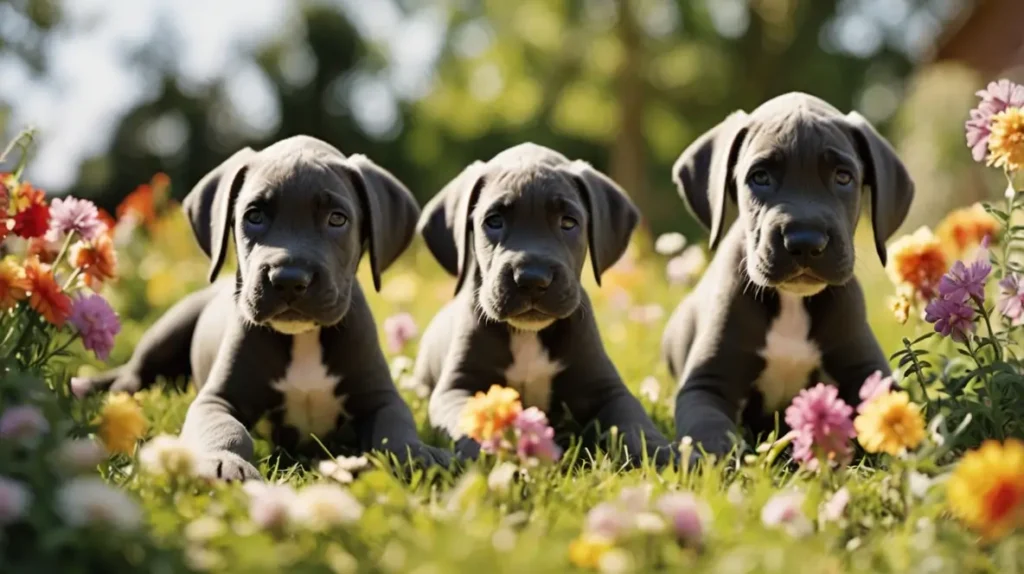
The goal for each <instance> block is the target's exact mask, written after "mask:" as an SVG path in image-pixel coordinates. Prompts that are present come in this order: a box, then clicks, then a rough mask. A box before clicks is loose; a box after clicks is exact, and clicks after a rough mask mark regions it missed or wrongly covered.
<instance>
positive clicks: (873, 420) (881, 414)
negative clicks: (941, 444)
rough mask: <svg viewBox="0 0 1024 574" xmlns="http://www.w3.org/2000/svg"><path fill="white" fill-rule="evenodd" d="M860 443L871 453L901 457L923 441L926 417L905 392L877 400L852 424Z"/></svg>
mask: <svg viewBox="0 0 1024 574" xmlns="http://www.w3.org/2000/svg"><path fill="white" fill-rule="evenodd" d="M853 426H854V428H856V429H857V440H858V441H859V442H860V444H861V446H863V447H864V450H866V451H868V452H884V453H887V454H890V455H892V456H898V455H900V454H902V453H903V452H906V451H907V450H908V449H913V448H917V445H919V444H921V441H922V440H924V436H925V428H924V417H922V416H921V411H920V408H919V407H918V406H917V405H915V404H914V403H912V402H910V395H908V394H907V393H905V392H903V391H898V392H893V393H887V394H884V395H881V396H877V397H875V398H874V399H872V400H871V401H869V402H868V403H866V404H865V405H864V410H863V411H862V412H861V413H860V415H858V416H857V418H856V419H855V420H854V421H853Z"/></svg>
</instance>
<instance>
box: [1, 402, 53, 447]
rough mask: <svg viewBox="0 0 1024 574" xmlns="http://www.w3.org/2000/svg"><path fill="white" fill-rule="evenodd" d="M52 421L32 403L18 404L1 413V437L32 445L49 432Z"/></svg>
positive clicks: (5, 439)
mask: <svg viewBox="0 0 1024 574" xmlns="http://www.w3.org/2000/svg"><path fill="white" fill-rule="evenodd" d="M49 430H50V423H49V422H48V421H47V420H46V417H44V416H43V413H42V412H41V411H40V410H39V409H37V408H36V407H34V406H32V405H18V406H14V407H10V408H8V409H6V410H4V412H3V414H2V415H0V439H2V440H4V441H16V442H20V443H22V444H24V445H27V446H32V445H34V444H35V443H36V442H38V441H39V438H40V437H42V436H43V435H44V434H46V433H47V432H49Z"/></svg>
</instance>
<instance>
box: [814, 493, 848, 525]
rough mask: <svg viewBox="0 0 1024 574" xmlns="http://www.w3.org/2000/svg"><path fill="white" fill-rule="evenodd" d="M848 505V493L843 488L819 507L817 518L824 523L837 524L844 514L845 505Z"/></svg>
mask: <svg viewBox="0 0 1024 574" xmlns="http://www.w3.org/2000/svg"><path fill="white" fill-rule="evenodd" d="M849 503H850V491H849V490H847V489H846V487H845V486H844V487H843V488H840V489H839V490H837V491H836V492H835V494H833V495H832V498H829V499H828V502H826V503H825V504H823V505H822V506H821V512H820V513H819V516H820V517H821V520H822V521H824V522H839V519H840V518H842V517H843V514H844V513H845V512H846V505H847V504H849Z"/></svg>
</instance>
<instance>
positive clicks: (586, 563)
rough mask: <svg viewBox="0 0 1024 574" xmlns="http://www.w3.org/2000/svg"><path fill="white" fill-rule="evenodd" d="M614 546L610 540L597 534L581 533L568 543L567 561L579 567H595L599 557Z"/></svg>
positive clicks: (598, 562)
mask: <svg viewBox="0 0 1024 574" xmlns="http://www.w3.org/2000/svg"><path fill="white" fill-rule="evenodd" d="M612 548H614V546H613V545H612V541H611V540H609V539H608V538H605V537H604V536H600V535H597V534H586V533H584V534H581V535H580V537H579V538H577V539H576V540H573V541H572V542H571V543H570V544H569V561H570V562H572V563H573V564H575V565H576V566H579V567H580V568H591V569H594V568H597V566H598V564H600V562H601V557H602V556H604V555H605V554H606V553H607V552H608V551H609V550H611V549H612Z"/></svg>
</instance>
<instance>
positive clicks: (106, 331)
mask: <svg viewBox="0 0 1024 574" xmlns="http://www.w3.org/2000/svg"><path fill="white" fill-rule="evenodd" d="M69 319H70V321H71V324H72V325H74V326H75V328H76V329H78V333H79V334H80V335H82V344H84V345H85V348H86V349H89V350H90V351H92V352H94V353H96V357H97V358H98V359H100V360H102V361H105V360H106V359H107V357H109V356H110V350H111V349H113V348H114V336H115V335H117V334H118V333H120V332H121V322H120V321H118V319H117V313H114V310H113V309H111V308H110V304H109V303H107V300H106V299H104V298H103V297H100V296H99V295H86V296H84V297H78V298H76V299H75V302H74V305H73V306H72V308H71V317H69Z"/></svg>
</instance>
